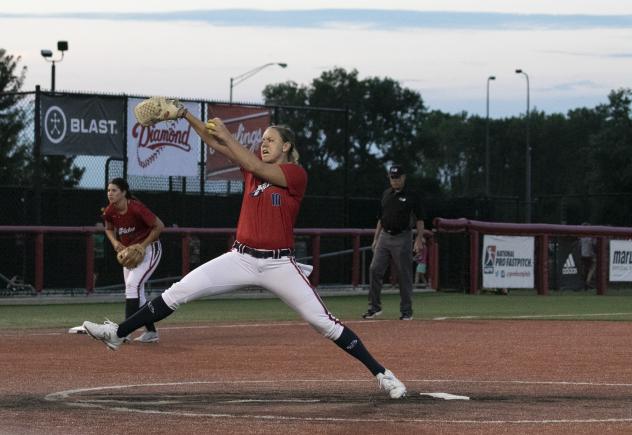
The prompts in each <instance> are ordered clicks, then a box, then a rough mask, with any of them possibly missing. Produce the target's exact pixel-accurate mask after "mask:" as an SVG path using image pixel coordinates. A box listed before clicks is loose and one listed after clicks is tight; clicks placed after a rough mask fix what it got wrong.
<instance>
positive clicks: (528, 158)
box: [516, 69, 531, 223]
mask: <svg viewBox="0 0 632 435" xmlns="http://www.w3.org/2000/svg"><path fill="white" fill-rule="evenodd" d="M516 74H522V75H523V76H524V77H525V78H526V79H527V116H526V121H527V149H526V153H525V166H526V170H525V172H526V176H525V178H526V180H525V184H526V186H525V216H524V219H525V222H526V223H531V144H530V143H529V141H530V138H529V136H530V134H529V122H530V119H529V108H530V107H529V106H530V105H529V94H530V91H529V75H528V74H527V73H526V72H524V71H523V70H521V69H516Z"/></svg>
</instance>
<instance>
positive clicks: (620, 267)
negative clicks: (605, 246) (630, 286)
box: [609, 240, 632, 282]
mask: <svg viewBox="0 0 632 435" xmlns="http://www.w3.org/2000/svg"><path fill="white" fill-rule="evenodd" d="M609 269H610V281H613V282H614V281H616V282H623V281H627V282H629V281H632V240H610V268H609Z"/></svg>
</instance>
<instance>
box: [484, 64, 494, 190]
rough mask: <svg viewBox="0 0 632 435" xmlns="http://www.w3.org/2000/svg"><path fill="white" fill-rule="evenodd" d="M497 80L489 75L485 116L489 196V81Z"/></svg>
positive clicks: (486, 181)
mask: <svg viewBox="0 0 632 435" xmlns="http://www.w3.org/2000/svg"><path fill="white" fill-rule="evenodd" d="M492 80H496V76H489V77H487V105H486V107H487V111H486V116H485V121H486V122H485V196H487V197H489V195H490V189H489V168H490V164H489V160H490V158H489V82H490V81H492Z"/></svg>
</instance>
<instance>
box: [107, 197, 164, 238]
mask: <svg viewBox="0 0 632 435" xmlns="http://www.w3.org/2000/svg"><path fill="white" fill-rule="evenodd" d="M103 220H105V221H106V222H109V223H110V224H111V225H112V226H113V227H114V228H115V232H116V235H117V236H118V239H119V241H120V242H121V243H122V244H123V245H125V246H129V245H133V244H134V243H140V242H142V241H143V240H145V239H146V238H147V236H148V235H149V233H150V232H151V228H152V226H153V225H154V224H155V223H156V215H155V214H153V213H152V212H151V210H149V209H148V208H147V207H146V206H145V204H143V203H142V202H140V201H138V200H136V199H130V200H128V201H127V212H126V213H125V214H120V213H119V212H118V211H116V209H115V208H114V206H113V205H112V204H110V205H108V206H107V207H106V209H105V211H104V212H103Z"/></svg>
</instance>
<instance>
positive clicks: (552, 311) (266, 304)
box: [0, 292, 632, 329]
mask: <svg viewBox="0 0 632 435" xmlns="http://www.w3.org/2000/svg"><path fill="white" fill-rule="evenodd" d="M324 299H325V303H326V304H327V307H328V308H329V310H330V311H331V312H332V313H333V314H334V315H335V316H336V317H338V318H340V319H341V320H343V321H345V320H359V319H360V315H361V314H362V312H364V311H365V310H366V307H367V300H366V297H365V296H338V297H329V298H324ZM383 303H384V306H383V310H384V314H383V315H382V316H381V317H380V318H381V319H396V318H398V317H399V296H398V295H384V296H383ZM414 310H415V314H414V316H415V319H427V320H429V319H434V318H438V317H448V318H453V317H455V318H462V317H470V316H473V317H474V318H480V319H501V318H520V317H521V316H534V317H532V318H534V319H547V320H550V319H559V320H612V321H631V320H632V298H631V297H630V296H621V295H613V296H595V295H594V294H584V293H575V294H568V293H552V294H551V295H549V296H537V295H534V294H533V293H527V292H524V293H520V292H512V294H511V295H509V296H497V295H491V294H482V295H477V296H471V295H467V294H463V293H442V292H439V293H422V294H416V295H415V298H414ZM123 312H124V304H123V300H122V299H121V302H120V303H102V304H99V303H91V304H68V305H52V304H51V305H2V306H0V327H1V328H3V329H7V328H10V329H28V328H57V327H60V328H61V327H63V328H67V327H71V326H76V325H79V324H81V322H83V321H84V320H92V321H97V322H100V321H102V320H103V319H104V318H106V317H107V318H109V319H111V320H113V321H115V322H116V321H120V320H121V319H122V317H123ZM617 313H623V314H617ZM527 318H529V317H527ZM298 319H299V318H298V316H297V315H296V314H295V313H294V312H293V311H292V310H290V309H289V308H288V307H287V306H286V305H285V304H283V303H282V302H280V301H279V300H278V299H256V300H255V299H217V300H202V301H195V302H192V303H190V304H186V305H184V306H182V307H180V309H178V311H177V312H176V313H175V314H173V315H172V316H170V317H169V318H167V319H165V320H164V322H163V323H169V324H178V323H195V322H255V321H285V320H298Z"/></svg>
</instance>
